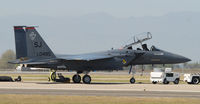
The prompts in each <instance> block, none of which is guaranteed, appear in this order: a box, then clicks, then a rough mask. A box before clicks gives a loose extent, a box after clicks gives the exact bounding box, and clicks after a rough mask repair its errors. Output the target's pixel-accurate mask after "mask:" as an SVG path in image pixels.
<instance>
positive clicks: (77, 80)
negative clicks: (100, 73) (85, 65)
mask: <svg viewBox="0 0 200 104" xmlns="http://www.w3.org/2000/svg"><path fill="white" fill-rule="evenodd" d="M72 80H73V82H74V83H80V82H81V76H80V75H79V74H75V75H74V76H73V77H72ZM82 81H83V83H85V84H90V83H91V77H90V76H89V75H87V74H86V75H84V76H83V78H82Z"/></svg>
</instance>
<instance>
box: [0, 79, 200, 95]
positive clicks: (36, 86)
mask: <svg viewBox="0 0 200 104" xmlns="http://www.w3.org/2000/svg"><path fill="white" fill-rule="evenodd" d="M0 94H43V95H69V96H71V95H80V96H134V97H189V98H200V85H188V84H179V85H163V84H157V85H153V84H127V83H92V84H71V83H66V84H63V83H51V82H0Z"/></svg>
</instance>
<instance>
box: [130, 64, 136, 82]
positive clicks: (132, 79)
mask: <svg viewBox="0 0 200 104" xmlns="http://www.w3.org/2000/svg"><path fill="white" fill-rule="evenodd" d="M135 67H136V66H134V69H133V70H132V67H131V69H130V70H131V72H132V75H133V76H132V78H131V79H130V83H131V84H134V83H135V78H134V74H135V69H136V68H135Z"/></svg>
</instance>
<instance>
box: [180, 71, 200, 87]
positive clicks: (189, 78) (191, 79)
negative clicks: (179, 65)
mask: <svg viewBox="0 0 200 104" xmlns="http://www.w3.org/2000/svg"><path fill="white" fill-rule="evenodd" d="M183 81H184V82H187V83H188V84H199V82H200V73H194V74H184V79H183Z"/></svg>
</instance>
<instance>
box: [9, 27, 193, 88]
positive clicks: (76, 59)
mask: <svg viewBox="0 0 200 104" xmlns="http://www.w3.org/2000/svg"><path fill="white" fill-rule="evenodd" d="M14 33H15V45H16V60H14V61H11V62H9V63H12V64H23V65H25V66H26V67H35V68H49V69H50V70H51V74H50V79H51V80H53V81H55V80H56V71H57V70H61V69H62V70H63V69H64V70H72V71H76V72H77V73H76V74H75V75H74V76H73V78H72V79H73V82H74V83H80V82H81V79H82V81H83V83H86V84H89V83H91V77H90V75H89V72H91V71H113V70H122V69H123V67H124V66H131V68H130V71H129V73H130V72H131V70H132V66H134V65H146V64H152V65H153V64H177V63H184V62H188V61H190V59H188V58H186V57H183V56H180V55H177V54H173V53H170V52H166V51H163V50H160V49H158V48H156V47H155V46H152V47H151V49H148V48H147V45H146V44H142V42H143V41H146V40H149V39H151V38H152V35H151V34H150V32H148V33H147V37H146V38H143V39H137V38H135V41H134V42H133V43H131V44H128V45H125V46H124V47H123V48H121V49H111V50H107V51H102V52H95V53H87V54H79V55H56V54H54V53H53V52H52V50H51V49H50V48H49V46H48V45H47V44H46V43H45V41H44V40H43V39H42V37H41V36H40V34H39V33H38V32H37V30H36V29H35V27H34V26H14ZM135 44H141V45H142V49H140V48H137V49H133V48H132V46H133V45H135ZM81 73H83V74H85V75H84V76H83V78H81V76H80V75H79V74H81ZM130 82H131V83H135V78H134V77H132V78H131V79H130Z"/></svg>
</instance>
